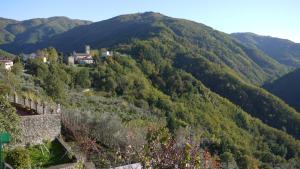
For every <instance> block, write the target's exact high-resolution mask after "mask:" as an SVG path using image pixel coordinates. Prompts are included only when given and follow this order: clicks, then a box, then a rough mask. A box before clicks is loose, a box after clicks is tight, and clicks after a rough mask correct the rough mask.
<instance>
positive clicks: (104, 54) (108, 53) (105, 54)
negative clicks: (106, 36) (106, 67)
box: [101, 51, 112, 58]
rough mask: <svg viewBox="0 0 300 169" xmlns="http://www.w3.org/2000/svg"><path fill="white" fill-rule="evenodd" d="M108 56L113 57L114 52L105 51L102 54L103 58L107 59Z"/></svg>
mask: <svg viewBox="0 0 300 169" xmlns="http://www.w3.org/2000/svg"><path fill="white" fill-rule="evenodd" d="M108 56H112V52H110V51H104V52H102V53H101V57H104V58H106V57H108Z"/></svg>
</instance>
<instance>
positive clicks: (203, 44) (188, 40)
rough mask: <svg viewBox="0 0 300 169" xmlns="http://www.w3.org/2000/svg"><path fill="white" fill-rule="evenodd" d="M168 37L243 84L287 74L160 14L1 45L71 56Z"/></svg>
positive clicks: (225, 40) (208, 31)
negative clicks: (235, 75)
mask: <svg viewBox="0 0 300 169" xmlns="http://www.w3.org/2000/svg"><path fill="white" fill-rule="evenodd" d="M163 33H168V34H171V35H172V38H175V39H176V40H177V41H180V42H181V43H184V44H189V45H192V46H195V47H197V49H199V52H201V53H203V55H205V57H206V58H207V59H209V60H210V61H212V62H215V63H217V64H221V65H227V66H229V67H230V68H232V69H233V70H235V71H236V72H238V73H239V75H240V76H241V78H242V79H243V80H245V81H250V82H253V83H256V84H261V83H263V82H265V81H269V80H272V79H275V78H277V77H279V76H281V75H282V74H284V73H286V72H287V68H286V67H285V66H284V65H281V64H280V63H278V62H277V61H276V60H274V59H272V58H270V57H268V56H267V55H265V54H264V53H263V52H261V51H259V50H257V49H252V48H249V47H246V46H245V45H242V44H241V43H238V42H237V41H236V40H234V39H232V38H231V37H230V35H228V34H225V33H222V32H219V31H217V30H214V29H212V28H210V27H208V26H205V25H203V24H199V23H196V22H192V21H188V20H183V19H175V18H171V17H167V16H163V15H161V14H159V13H151V12H149V13H143V14H133V15H123V16H118V17H115V18H112V19H108V20H105V21H100V22H97V23H93V24H90V25H85V26H79V27H76V28H74V29H71V30H69V31H67V32H64V33H61V34H58V35H56V36H53V37H52V38H50V39H49V40H47V41H44V42H41V43H37V44H27V45H15V44H13V45H11V44H8V45H2V46H0V48H2V49H5V50H7V51H9V52H12V53H21V52H26V53H27V52H32V51H35V50H36V49H38V48H44V47H47V46H53V47H55V48H57V49H58V50H60V51H63V52H67V53H68V52H72V51H74V50H78V49H81V48H82V47H83V46H84V45H86V44H89V45H91V47H92V48H101V47H112V46H114V45H117V44H120V43H129V42H131V41H132V40H134V39H148V38H153V37H157V36H160V35H162V34H163Z"/></svg>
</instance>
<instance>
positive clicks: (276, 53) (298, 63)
mask: <svg viewBox="0 0 300 169" xmlns="http://www.w3.org/2000/svg"><path fill="white" fill-rule="evenodd" d="M231 36H232V37H234V38H236V39H237V40H238V41H239V42H241V43H243V44H245V45H247V46H251V47H254V48H257V49H259V50H261V51H263V52H264V53H265V54H267V55H269V56H270V57H272V58H273V59H275V60H276V61H278V62H279V63H281V64H284V65H287V66H290V67H294V68H295V67H300V44H299V43H294V42H292V41H290V40H287V39H280V38H275V37H270V36H260V35H256V34H254V33H233V34H231Z"/></svg>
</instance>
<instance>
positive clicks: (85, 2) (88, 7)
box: [0, 0, 300, 43]
mask: <svg viewBox="0 0 300 169" xmlns="http://www.w3.org/2000/svg"><path fill="white" fill-rule="evenodd" d="M0 7H1V10H0V17H4V18H10V19H16V20H26V19H32V18H45V17H52V16H67V17H69V18H73V19H84V20H91V21H94V22H96V21H101V20H104V19H109V18H111V17H114V16H117V15H121V14H130V13H137V12H147V11H153V12H159V13H161V14H164V15H168V16H171V17H176V18H184V19H189V20H193V21H196V22H200V23H203V24H206V25H208V26H210V27H213V28H214V29H217V30H219V31H222V32H226V33H233V32H253V33H256V34H259V35H269V36H273V37H279V38H284V39H290V40H292V41H294V42H298V43H300V20H299V16H300V0H106V1H103V0H0Z"/></svg>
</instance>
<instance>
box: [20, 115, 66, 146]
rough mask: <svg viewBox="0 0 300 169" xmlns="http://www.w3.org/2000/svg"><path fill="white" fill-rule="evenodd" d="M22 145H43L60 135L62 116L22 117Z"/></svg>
mask: <svg viewBox="0 0 300 169" xmlns="http://www.w3.org/2000/svg"><path fill="white" fill-rule="evenodd" d="M20 127H21V130H22V133H21V142H22V143H21V144H22V145H26V144H41V143H43V141H44V140H50V141H52V140H54V139H55V138H56V137H57V136H59V135H60V131H61V118H60V114H44V115H32V116H21V124H20Z"/></svg>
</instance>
